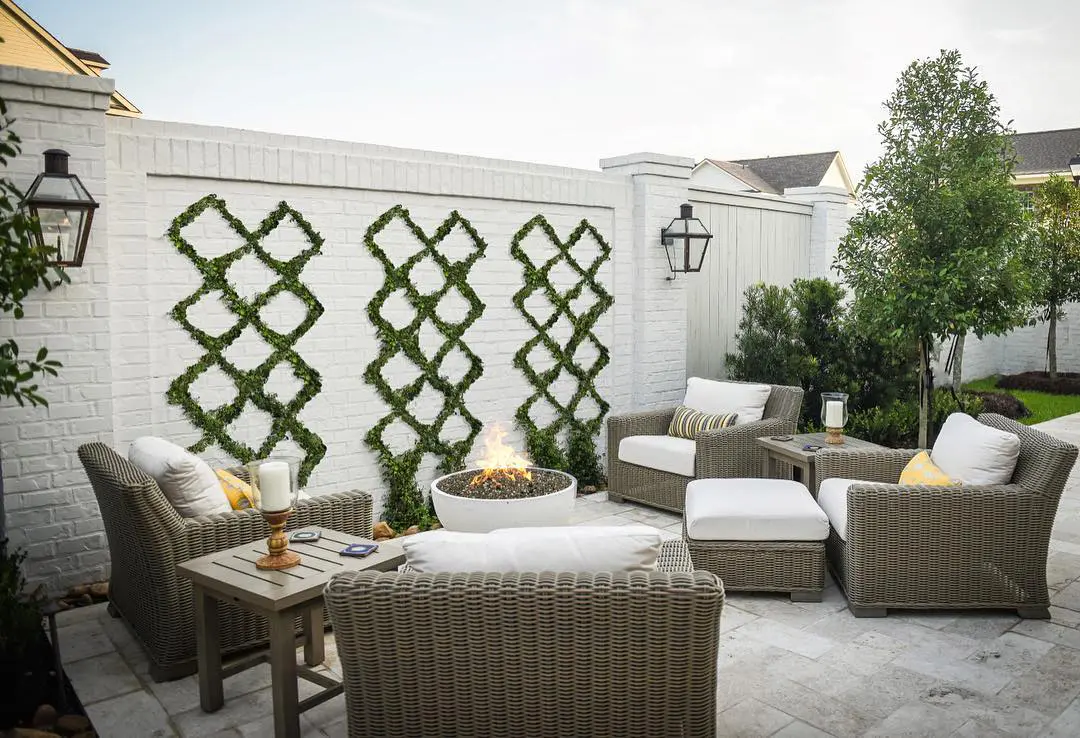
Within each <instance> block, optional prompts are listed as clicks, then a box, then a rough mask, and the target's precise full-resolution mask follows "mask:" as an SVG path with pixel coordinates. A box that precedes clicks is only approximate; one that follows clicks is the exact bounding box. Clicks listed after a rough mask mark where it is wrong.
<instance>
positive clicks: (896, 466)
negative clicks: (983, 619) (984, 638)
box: [816, 414, 1077, 618]
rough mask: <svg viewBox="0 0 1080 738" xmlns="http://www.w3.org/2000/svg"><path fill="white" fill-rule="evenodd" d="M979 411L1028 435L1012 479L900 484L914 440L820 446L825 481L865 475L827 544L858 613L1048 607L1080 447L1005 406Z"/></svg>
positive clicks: (987, 420)
mask: <svg viewBox="0 0 1080 738" xmlns="http://www.w3.org/2000/svg"><path fill="white" fill-rule="evenodd" d="M978 420H979V422H980V423H983V424H985V425H987V426H990V427H992V428H997V429H999V430H1003V431H1007V432H1009V433H1013V434H1015V435H1016V436H1018V437H1019V438H1020V457H1019V460H1018V462H1017V465H1016V470H1015V471H1014V473H1013V478H1012V481H1011V482H1010V483H1009V484H1004V485H994V486H979V485H963V486H956V487H948V486H946V487H926V486H899V485H898V484H897V482H898V481H899V479H900V472H901V471H902V470H903V468H904V466H905V465H906V464H907V462H908V461H909V460H910V459H911V457H912V456H914V455H915V454H916V453H918V452H917V451H916V450H912V449H907V450H902V449H901V450H887V451H866V452H850V453H844V454H828V453H824V454H821V455H819V456H818V458H817V465H816V476H817V481H818V484H819V485H820V484H821V483H822V482H823V481H824V480H826V479H828V478H830V477H832V478H841V479H858V480H865V482H866V483H865V484H853V485H851V486H850V487H848V488H847V508H846V525H845V526H844V527H845V536H844V537H841V536H840V535H839V534H838V533H837V530H836V524H835V521H834V524H833V526H832V527H831V528H830V533H829V539H828V542H827V546H826V547H827V554H828V558H829V563H830V565H831V566H832V568H833V570H834V572H835V573H836V576H837V580H838V581H839V582H840V584H841V586H842V587H843V589H844V592H845V594H846V595H847V598H848V602H849V604H850V607H851V611H852V613H853V614H854V615H856V616H858V617H883V616H885V615H886V614H887V611H888V609H889V608H916V609H937V608H948V609H956V608H1001V609H1015V610H1016V611H1017V612H1018V614H1019V615H1020V617H1025V618H1047V617H1049V616H1050V613H1049V605H1050V597H1049V593H1048V591H1047V583H1046V556H1047V549H1048V547H1049V545H1050V532H1051V529H1052V528H1053V526H1054V516H1055V515H1056V513H1057V508H1058V501H1059V500H1060V499H1061V493H1062V490H1063V488H1064V486H1065V481H1066V479H1067V478H1068V476H1069V471H1070V470H1071V469H1072V466H1073V463H1074V462H1075V461H1076V457H1077V448H1076V447H1075V446H1073V445H1071V444H1068V443H1065V442H1064V441H1060V440H1058V439H1057V438H1054V437H1053V436H1050V435H1047V434H1046V433H1042V432H1041V431H1038V430H1035V429H1033V428H1028V427H1027V426H1023V425H1020V424H1019V423H1016V422H1015V421H1012V420H1009V419H1008V418H1005V417H1002V416H1001V415H995V414H983V415H980V416H979V418H978ZM823 506H824V505H823ZM830 517H832V516H831V515H830Z"/></svg>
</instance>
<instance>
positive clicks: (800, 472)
mask: <svg viewBox="0 0 1080 738" xmlns="http://www.w3.org/2000/svg"><path fill="white" fill-rule="evenodd" d="M757 444H758V445H759V446H761V447H762V448H764V449H765V469H764V475H765V478H766V479H775V478H776V476H777V475H778V474H779V471H778V470H777V463H778V462H784V463H787V464H791V467H792V472H793V478H794V479H795V481H796V482H802V483H803V484H805V485H806V488H807V489H808V490H810V494H812V495H813V496H814V498H815V499H816V498H817V479H816V478H815V475H814V460H815V459H816V458H817V455H818V454H823V453H825V454H831V453H839V454H842V453H850V452H852V451H880V450H882V449H884V448H885V447H884V446H879V445H878V444H876V443H871V442H870V441H863V440H862V439H859V438H852V437H851V436H844V442H843V443H838V444H828V443H825V434H824V433H800V434H798V435H794V436H792V437H791V440H790V441H777V440H774V439H772V438H770V437H769V436H765V437H763V438H758V439H757ZM808 445H813V446H821V449H820V450H819V451H803V446H808Z"/></svg>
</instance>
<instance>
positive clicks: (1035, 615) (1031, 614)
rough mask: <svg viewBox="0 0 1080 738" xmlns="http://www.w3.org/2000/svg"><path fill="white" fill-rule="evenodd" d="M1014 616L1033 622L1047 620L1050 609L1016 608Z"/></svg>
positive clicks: (1043, 607) (1041, 607)
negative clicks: (1032, 620)
mask: <svg viewBox="0 0 1080 738" xmlns="http://www.w3.org/2000/svg"><path fill="white" fill-rule="evenodd" d="M1016 614H1017V615H1019V616H1020V617H1022V618H1028V619H1034V620H1049V619H1050V608H1049V607H1046V606H1040V607H1018V608H1016Z"/></svg>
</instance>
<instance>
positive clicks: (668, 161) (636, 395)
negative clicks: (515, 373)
mask: <svg viewBox="0 0 1080 738" xmlns="http://www.w3.org/2000/svg"><path fill="white" fill-rule="evenodd" d="M693 166H694V161H693V159H688V158H684V157H679V156H666V155H663V154H650V153H642V154H628V155H626V156H620V157H616V158H613V159H603V160H601V162H600V168H601V169H602V170H604V172H605V173H606V174H614V175H625V176H628V177H631V178H632V180H633V184H634V218H633V220H634V237H633V262H634V270H633V280H632V282H633V291H632V294H633V311H632V316H633V317H632V319H633V326H634V331H633V346H634V349H633V366H634V369H633V374H632V376H633V391H632V397H633V406H634V407H635V408H637V409H643V408H648V407H658V406H663V405H673V404H676V403H678V401H679V400H680V399H681V398H682V396H683V392H684V390H685V389H686V279H687V278H690V279H692V278H693V275H680V276H679V277H678V278H677V279H674V280H669V279H668V278H669V277H670V276H671V270H670V268H669V267H668V261H667V257H666V256H665V253H664V248H663V246H662V245H661V243H660V229H661V228H663V227H664V226H666V225H667V224H668V223H670V222H671V219H672V218H675V217H678V215H679V206H680V205H681V204H683V203H685V202H687V201H688V200H689V191H688V186H689V181H690V171H691V170H692V169H693Z"/></svg>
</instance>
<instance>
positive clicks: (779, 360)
mask: <svg viewBox="0 0 1080 738" xmlns="http://www.w3.org/2000/svg"><path fill="white" fill-rule="evenodd" d="M744 297H745V303H744V304H743V311H742V317H740V318H739V328H738V333H737V334H736V336H735V353H732V354H728V355H727V357H726V363H727V367H728V373H729V374H730V375H731V378H732V379H741V380H749V381H753V382H765V383H767V384H787V385H797V384H801V381H802V377H804V376H805V375H807V374H809V373H810V372H811V371H813V368H812V367H811V366H810V365H809V363H810V362H812V361H813V358H812V357H810V356H807V355H806V354H804V353H802V352H800V351H796V350H795V347H796V341H797V340H798V319H797V315H796V313H795V308H794V306H793V304H792V298H791V290H789V289H788V288H786V287H778V286H776V285H771V284H770V285H767V284H764V283H761V282H758V283H757V284H752V285H750V286H749V287H747V288H746V292H745V293H744Z"/></svg>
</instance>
